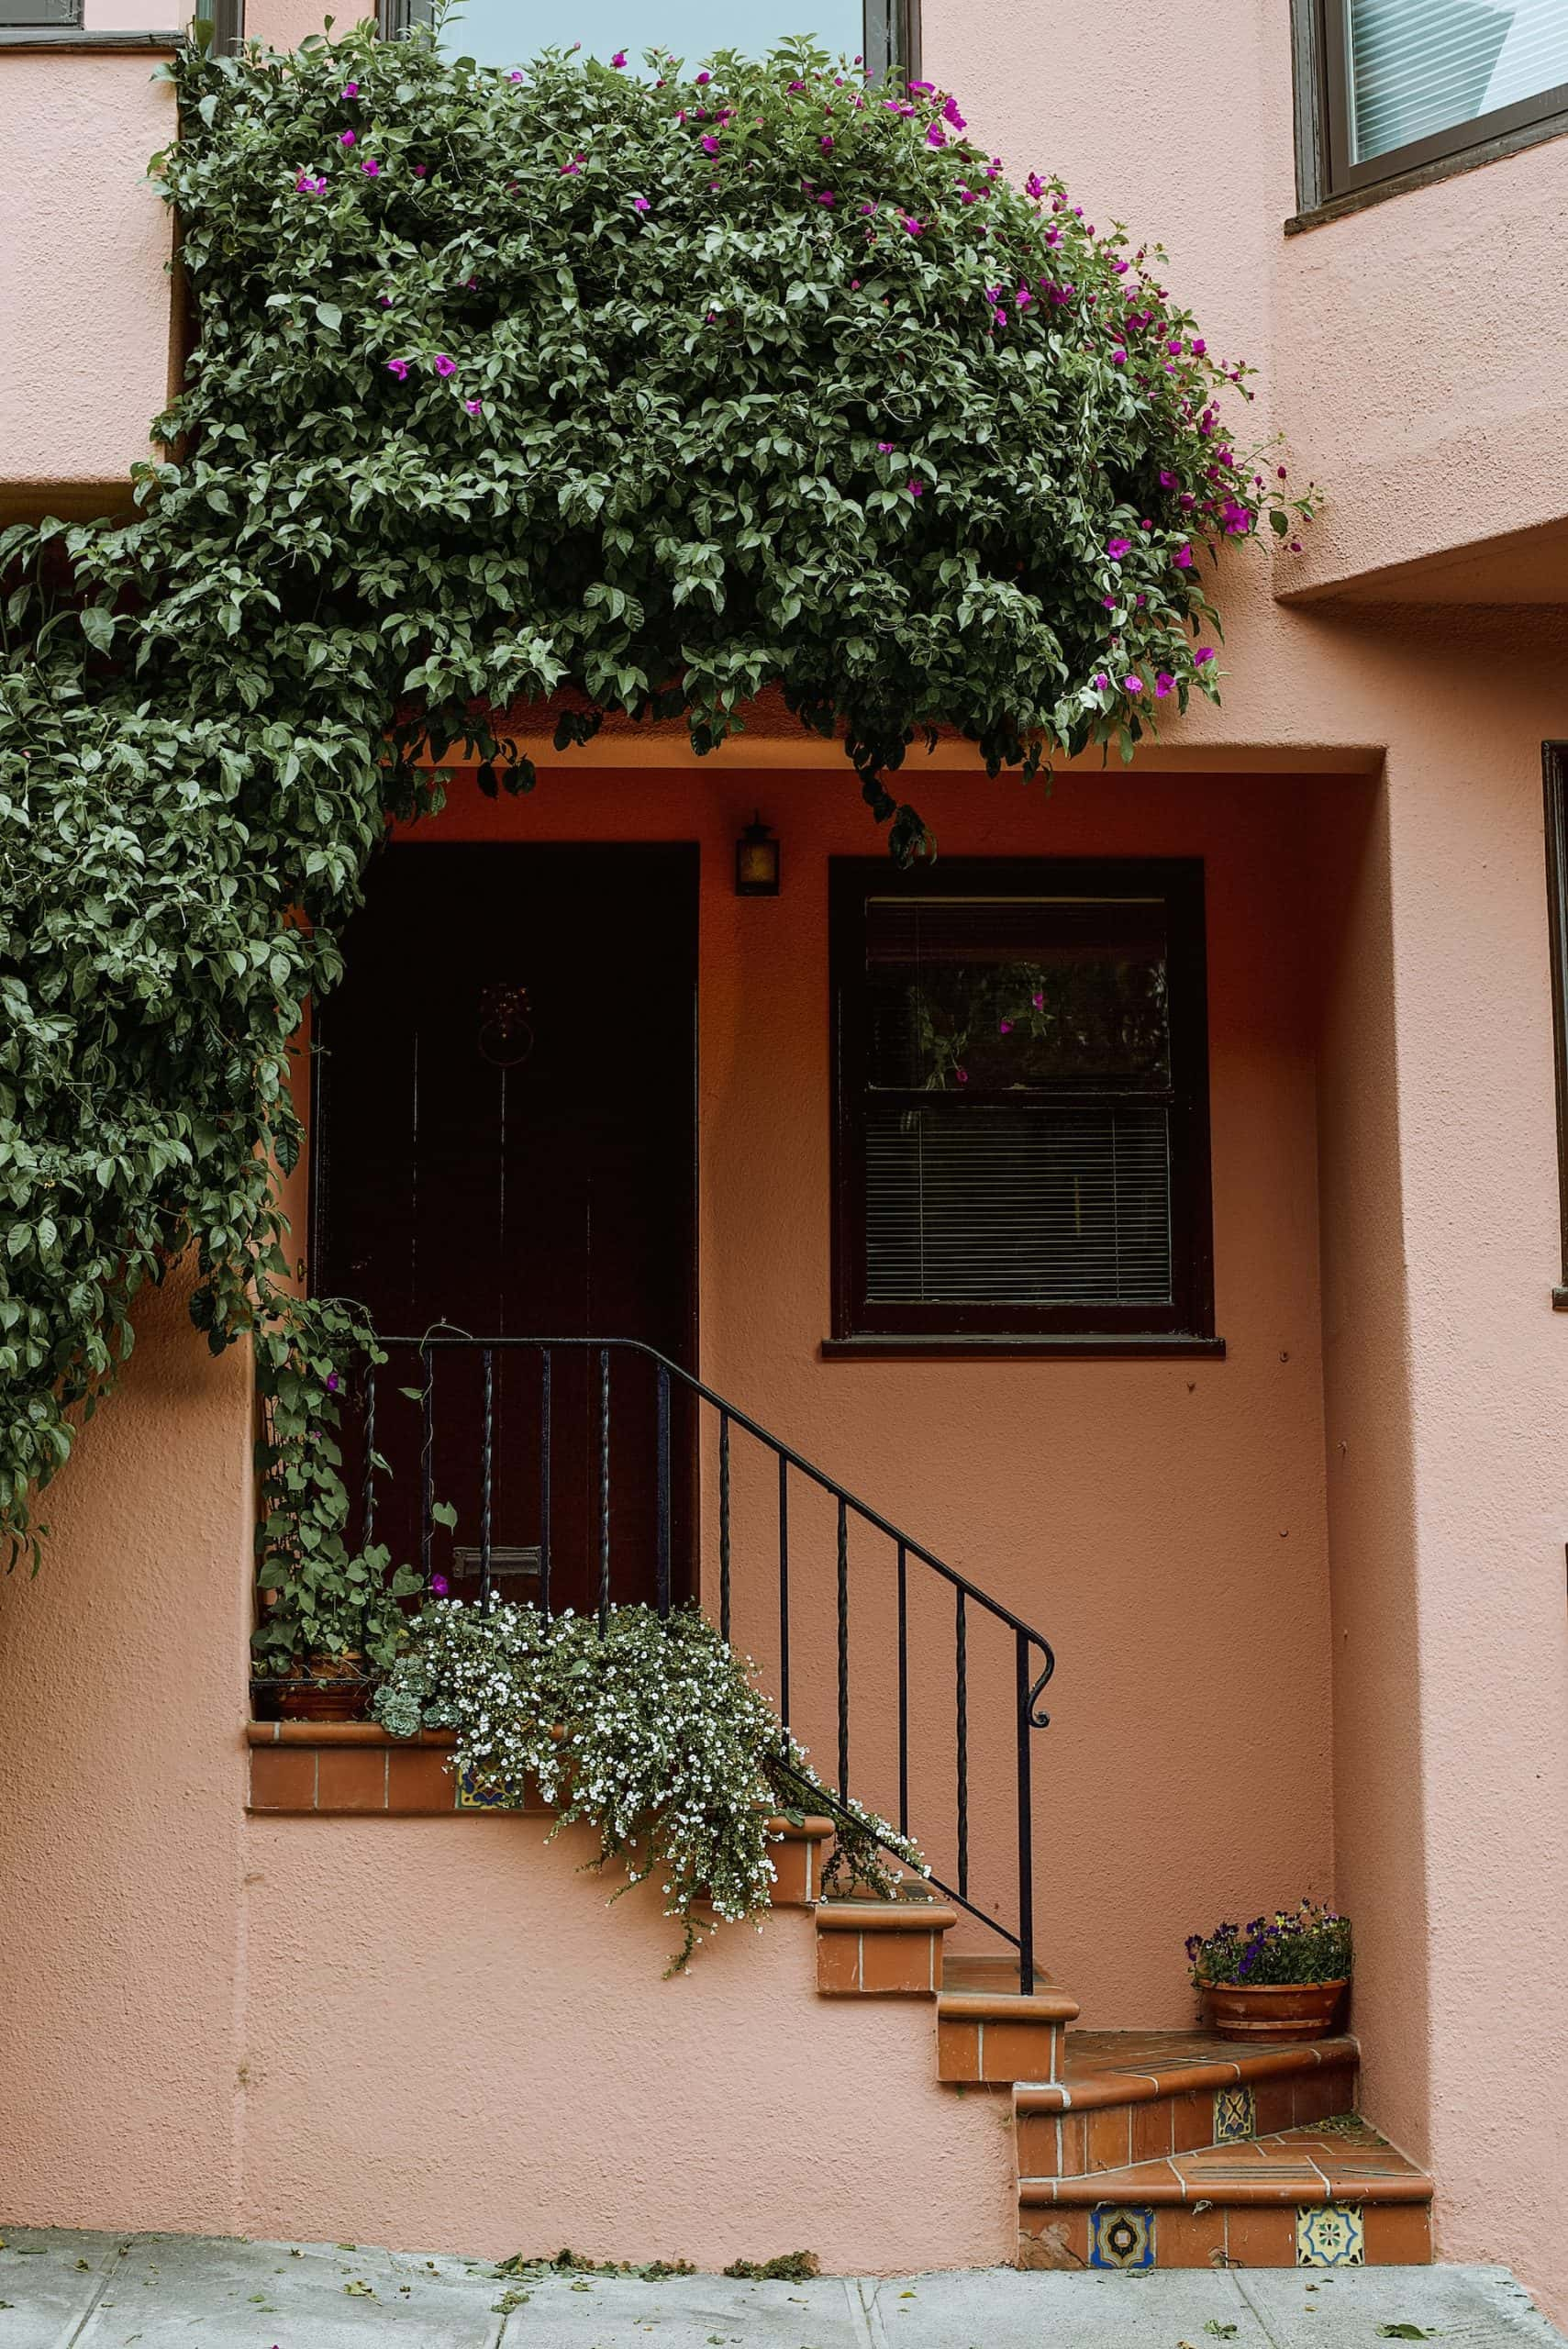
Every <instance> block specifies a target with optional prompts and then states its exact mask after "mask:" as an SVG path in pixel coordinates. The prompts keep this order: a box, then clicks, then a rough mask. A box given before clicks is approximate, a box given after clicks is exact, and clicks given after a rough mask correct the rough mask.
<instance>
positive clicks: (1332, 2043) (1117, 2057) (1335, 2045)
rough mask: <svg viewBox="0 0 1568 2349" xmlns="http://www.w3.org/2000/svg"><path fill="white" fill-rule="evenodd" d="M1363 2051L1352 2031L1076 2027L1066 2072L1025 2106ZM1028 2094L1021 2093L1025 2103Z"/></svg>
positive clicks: (1303, 2064) (1064, 2103)
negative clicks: (1313, 2034) (1245, 2033)
mask: <svg viewBox="0 0 1568 2349" xmlns="http://www.w3.org/2000/svg"><path fill="white" fill-rule="evenodd" d="M1360 2055H1361V2050H1360V2048H1359V2047H1358V2046H1357V2044H1356V2043H1355V2041H1354V2040H1353V2039H1351V2037H1350V2036H1349V2035H1348V2034H1341V2035H1340V2036H1337V2037H1334V2038H1329V2039H1298V2040H1292V2041H1289V2042H1286V2043H1281V2044H1279V2045H1277V2046H1267V2047H1251V2046H1248V2045H1247V2044H1246V2043H1245V2042H1243V2041H1237V2040H1228V2039H1221V2038H1219V2037H1218V2035H1217V2034H1216V2033H1214V2032H1207V2031H1070V2032H1068V2034H1067V2039H1066V2043H1065V2045H1064V2046H1063V2049H1062V2076H1061V2078H1060V2079H1058V2080H1053V2081H1051V2083H1049V2085H1042V2086H1041V2087H1038V2088H1031V2089H1030V2090H1029V2091H1028V2095H1029V2105H1028V2107H1027V2109H1028V2110H1031V2111H1040V2112H1044V2111H1051V2112H1064V2111H1067V2110H1073V2111H1084V2110H1088V2109H1090V2108H1091V2107H1093V2106H1095V2105H1106V2104H1139V2103H1143V2102H1146V2101H1148V2100H1149V2099H1151V2098H1153V2097H1157V2096H1178V2095H1181V2094H1183V2093H1184V2091H1186V2090H1188V2089H1191V2088H1218V2087H1235V2086H1237V2085H1239V2084H1240V2083H1242V2082H1246V2081H1257V2080H1265V2079H1273V2078H1275V2077H1276V2076H1278V2075H1279V2074H1281V2073H1286V2072H1302V2071H1311V2070H1314V2069H1316V2068H1318V2067H1319V2066H1321V2065H1336V2066H1342V2065H1346V2064H1351V2065H1353V2064H1355V2063H1357V2062H1358V2061H1359V2060H1360ZM1025 2093H1026V2092H1025V2091H1024V2090H1023V2089H1020V2090H1019V2092H1018V2096H1019V2102H1020V2104H1023V2102H1024V2098H1025ZM1282 2125H1283V2124H1282Z"/></svg>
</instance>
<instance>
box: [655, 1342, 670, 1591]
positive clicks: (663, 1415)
mask: <svg viewBox="0 0 1568 2349" xmlns="http://www.w3.org/2000/svg"><path fill="white" fill-rule="evenodd" d="M658 1386H659V1393H658V1412H659V1432H658V1446H659V1461H658V1480H659V1491H658V1497H657V1505H658V1511H659V1526H658V1536H657V1539H658V1598H659V1620H660V1621H661V1622H662V1623H667V1622H668V1621H669V1620H670V1373H669V1371H668V1370H667V1369H666V1368H665V1366H664V1364H662V1363H661V1364H660V1365H659V1377H658Z"/></svg>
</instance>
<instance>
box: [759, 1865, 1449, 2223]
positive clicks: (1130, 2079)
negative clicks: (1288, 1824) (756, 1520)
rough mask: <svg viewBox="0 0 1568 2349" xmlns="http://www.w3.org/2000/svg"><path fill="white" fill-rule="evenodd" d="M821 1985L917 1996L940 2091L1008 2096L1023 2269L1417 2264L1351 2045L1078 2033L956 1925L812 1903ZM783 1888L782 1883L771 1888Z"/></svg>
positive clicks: (922, 1914) (1392, 2155)
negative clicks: (963, 1942)
mask: <svg viewBox="0 0 1568 2349" xmlns="http://www.w3.org/2000/svg"><path fill="white" fill-rule="evenodd" d="M818 1826H824V1827H825V1826H826V1822H825V1821H823V1822H818V1821H817V1820H807V1821H806V1823H805V1827H804V1829H803V1830H802V1829H796V1830H795V1838H796V1840H795V1843H794V1844H793V1846H792V1848H791V1854H790V1865H791V1866H792V1868H793V1870H794V1871H795V1875H796V1876H802V1875H803V1876H804V1882H803V1883H801V1884H799V1885H798V1886H792V1887H788V1888H786V1887H785V1885H784V1884H783V1883H781V1886H780V1892H779V1897H780V1898H781V1900H786V1899H789V1898H791V1896H792V1892H793V1898H795V1900H801V1899H804V1900H805V1901H806V1903H807V1904H808V1905H814V1907H815V1912H816V1921H817V1987H818V1989H819V1990H820V1991H821V1992H822V1993H823V1994H824V1995H825V1996H827V1997H830V1998H853V1997H862V1998H865V1997H871V1998H895V1997H904V1998H929V1999H931V2000H932V2002H933V2004H934V2006H935V2009H936V2027H937V2028H936V2041H937V2046H936V2054H937V2071H938V2076H939V2077H940V2079H942V2080H944V2081H949V2082H951V2083H952V2084H953V2085H954V2086H966V2085H982V2084H983V2085H988V2086H990V2087H997V2088H1001V2087H1008V2088H1010V2089H1011V2091H1012V2098H1013V2123H1014V2138H1015V2143H1016V2145H1017V2152H1018V2259H1019V2264H1020V2265H1021V2266H1026V2267H1101V2268H1127V2269H1140V2268H1144V2269H1146V2268H1151V2267H1205V2266H1216V2267H1230V2266H1244V2267H1289V2266H1301V2267H1340V2266H1363V2265H1364V2266H1409V2265H1412V2264H1420V2263H1424V2262H1426V2261H1427V2260H1429V2259H1430V2257H1431V2230H1430V2206H1431V2195H1432V2185H1431V2180H1430V2178H1429V2177H1428V2176H1425V2174H1424V2173H1423V2172H1422V2171H1420V2170H1419V2169H1418V2168H1417V2167H1416V2166H1415V2165H1414V2164H1413V2163H1411V2162H1409V2161H1407V2159H1406V2158H1405V2156H1404V2154H1400V2153H1398V2152H1396V2149H1395V2148H1394V2147H1393V2146H1392V2145H1389V2144H1387V2143H1385V2141H1384V2140H1383V2139H1382V2138H1381V2137H1379V2136H1378V2135H1377V2133H1376V2132H1375V2131H1374V2130H1372V2129H1370V2128H1368V2127H1367V2125H1366V2123H1365V2122H1364V2121H1360V2120H1358V2119H1357V2118H1355V2117H1354V2112H1355V2099H1356V2067H1357V2063H1358V2060H1359V2050H1358V2048H1357V2045H1356V2043H1355V2041H1354V2040H1353V2039H1349V2038H1337V2039H1320V2040H1308V2041H1302V2042H1300V2043H1292V2044H1289V2045H1274V2046H1261V2047H1250V2046H1247V2045H1246V2044H1244V2043H1243V2044H1237V2043H1234V2042H1231V2041H1227V2040H1222V2039H1218V2038H1215V2037H1213V2036H1212V2035H1211V2034H1209V2033H1207V2032H1199V2031H1172V2032H1132V2031H1095V2032H1075V2031H1073V2030H1070V2029H1069V2025H1070V2024H1071V2023H1072V2022H1073V2021H1075V2019H1076V2017H1077V2013H1078V2009H1077V2005H1076V2002H1075V2001H1074V2000H1073V1998H1070V1997H1069V1996H1068V1995H1067V1994H1066V1993H1065V1992H1064V1991H1062V1990H1060V1989H1058V1988H1057V1987H1055V1985H1054V1984H1052V1983H1051V1982H1048V1981H1047V1980H1046V1979H1045V1978H1044V1976H1037V1982H1036V1987H1035V1991H1034V1994H1033V1995H1032V1996H1031V1997H1025V1996H1024V1995H1023V1994H1022V1993H1021V1992H1020V1990H1019V1988H1018V1977H1017V1971H1016V1968H1015V1967H1014V1966H1013V1965H1012V1962H1011V1960H1010V1959H1006V1958H1002V1959H997V1958H991V1957H978V1958H977V1957H969V1956H955V1957H953V1958H951V1959H950V1958H947V1957H946V1956H945V1954H944V1947H945V1942H946V1937H947V1934H948V1932H950V1931H951V1928H952V1927H953V1926H955V1925H956V1924H957V1923H958V1921H959V1919H958V1912H957V1910H956V1909H951V1908H946V1907H943V1906H942V1905H941V1904H940V1903H938V1902H931V1901H926V1900H920V1899H914V1898H911V1899H907V1900H899V1901H894V1902H887V1901H850V1900H824V1901H813V1894H814V1890H815V1878H814V1871H815V1865H816V1838H815V1835H814V1832H813V1831H814V1830H816V1829H817V1828H818ZM782 1874H783V1871H782V1870H781V1875H782Z"/></svg>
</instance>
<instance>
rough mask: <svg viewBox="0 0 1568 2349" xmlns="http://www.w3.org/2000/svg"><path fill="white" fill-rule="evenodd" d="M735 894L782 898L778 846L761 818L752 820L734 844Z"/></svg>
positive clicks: (739, 895)
mask: <svg viewBox="0 0 1568 2349" xmlns="http://www.w3.org/2000/svg"><path fill="white" fill-rule="evenodd" d="M735 894H736V896H738V897H776V896H778V894H779V844H778V842H777V841H776V840H775V839H774V838H773V833H772V832H771V831H770V829H768V827H767V825H766V824H764V823H763V821H762V817H761V816H760V815H758V816H753V817H752V818H751V822H750V823H749V824H748V825H747V827H746V829H745V830H744V831H743V832H742V833H741V835H740V839H739V840H738V841H736V843H735Z"/></svg>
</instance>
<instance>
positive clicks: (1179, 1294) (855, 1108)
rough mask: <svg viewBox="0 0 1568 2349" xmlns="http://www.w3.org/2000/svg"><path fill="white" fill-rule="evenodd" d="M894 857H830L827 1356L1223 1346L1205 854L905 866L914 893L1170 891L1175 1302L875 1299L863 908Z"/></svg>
mask: <svg viewBox="0 0 1568 2349" xmlns="http://www.w3.org/2000/svg"><path fill="white" fill-rule="evenodd" d="M889 878H890V871H889V866H888V863H887V860H886V859H885V857H832V858H830V859H829V860H828V991H829V1019H830V1034H829V1060H830V1085H831V1100H830V1108H831V1126H832V1137H831V1141H832V1146H831V1170H830V1177H829V1179H830V1185H831V1199H830V1211H831V1238H832V1299H831V1302H832V1318H831V1335H830V1336H829V1337H828V1338H827V1339H825V1340H824V1341H822V1348H821V1351H822V1354H823V1356H824V1358H825V1359H828V1360H832V1359H835V1358H850V1357H856V1356H858V1357H864V1356H867V1355H889V1354H893V1355H899V1354H902V1355H914V1354H926V1353H930V1354H955V1353H957V1354H962V1353H995V1354H1006V1355H1015V1356H1017V1355H1028V1354H1031V1353H1032V1354H1042V1355H1073V1354H1095V1353H1105V1354H1118V1353H1119V1354H1131V1355H1145V1354H1181V1353H1210V1354H1223V1353H1224V1351H1225V1348H1224V1341H1223V1340H1221V1339H1218V1338H1217V1337H1216V1336H1215V1329H1214V1211H1213V1186H1212V1173H1211V1160H1210V1133H1209V1087H1208V988H1207V930H1206V920H1205V904H1204V866H1203V860H1202V858H1201V857H1157V858H1151V857H1109V858H1105V857H1095V858H1090V857H1067V856H1064V857H979V858H955V859H952V860H949V859H946V858H944V859H943V860H942V862H941V863H940V865H939V866H937V867H936V868H934V869H933V868H932V867H930V866H929V865H923V866H918V867H917V868H916V869H915V870H914V871H913V872H911V873H909V874H905V875H903V876H899V877H898V883H897V885H899V886H900V887H904V888H907V889H908V890H909V892H910V893H911V894H912V895H921V894H924V895H928V896H971V897H975V896H978V897H984V896H1018V895H1019V894H1020V892H1035V891H1038V892H1040V893H1042V894H1044V893H1047V892H1049V893H1052V894H1061V893H1062V892H1063V891H1068V892H1072V893H1073V894H1086V895H1099V894H1103V895H1105V896H1159V897H1161V898H1162V901H1163V902H1164V904H1165V906H1166V907H1167V909H1168V917H1169V921H1170V970H1171V1043H1172V1098H1171V1103H1170V1107H1171V1110H1172V1150H1171V1162H1170V1163H1171V1181H1172V1204H1171V1259H1172V1289H1173V1296H1174V1302H1173V1304H1172V1305H1171V1306H1169V1307H1165V1308H1160V1307H1149V1306H1142V1305H1127V1306H1109V1305H1107V1306H1102V1307H1099V1308H1080V1307H1075V1306H1071V1305H1062V1306H1046V1307H1029V1306H1018V1307H1007V1306H995V1305H947V1306H930V1307H926V1306H913V1307H910V1306H903V1307H888V1306H876V1307H873V1306H872V1305H871V1304H870V1303H869V1302H868V1300H867V1298H866V1295H865V1211H864V1198H865V1141H864V1124H865V1098H866V1088H865V1084H864V1081H863V1074H862V1072H863V1067H864V1020H863V1006H864V1003H865V999H866V997H865V985H864V974H865V953H864V939H865V918H866V914H865V908H866V903H867V900H868V898H869V897H870V896H873V894H875V895H884V894H885V893H886V891H887V888H888V885H889Z"/></svg>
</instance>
